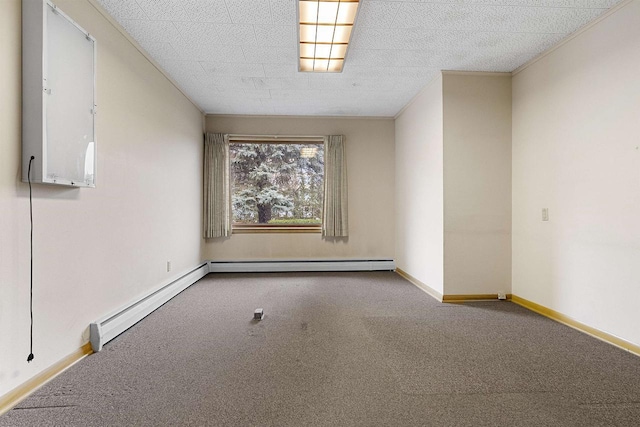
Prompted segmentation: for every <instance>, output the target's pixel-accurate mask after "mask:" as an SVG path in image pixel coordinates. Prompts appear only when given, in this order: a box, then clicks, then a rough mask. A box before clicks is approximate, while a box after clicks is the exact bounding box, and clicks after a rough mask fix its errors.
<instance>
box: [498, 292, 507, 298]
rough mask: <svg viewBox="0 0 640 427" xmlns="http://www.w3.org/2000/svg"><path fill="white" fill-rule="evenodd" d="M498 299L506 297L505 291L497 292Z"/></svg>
mask: <svg viewBox="0 0 640 427" xmlns="http://www.w3.org/2000/svg"><path fill="white" fill-rule="evenodd" d="M498 299H507V294H506V293H505V292H498Z"/></svg>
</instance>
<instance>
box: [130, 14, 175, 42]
mask: <svg viewBox="0 0 640 427" xmlns="http://www.w3.org/2000/svg"><path fill="white" fill-rule="evenodd" d="M119 22H120V25H122V27H123V28H124V29H125V30H126V31H127V33H129V34H130V35H131V37H133V38H134V39H135V40H136V41H137V42H138V43H140V44H145V43H149V42H167V43H173V42H177V41H179V40H180V33H179V32H178V29H177V28H176V27H175V26H174V25H173V23H171V22H169V21H138V20H131V19H121V20H120V21H119Z"/></svg>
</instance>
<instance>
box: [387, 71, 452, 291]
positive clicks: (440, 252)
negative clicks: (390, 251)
mask: <svg viewBox="0 0 640 427" xmlns="http://www.w3.org/2000/svg"><path fill="white" fill-rule="evenodd" d="M442 114H443V112H442V77H441V76H440V77H438V78H437V79H435V80H434V81H432V82H431V83H430V84H429V85H428V86H427V87H426V88H425V89H424V90H423V91H422V92H421V93H420V94H419V95H418V96H417V97H416V98H415V99H414V100H413V102H412V103H411V104H410V105H409V106H408V107H407V108H406V109H405V110H404V111H403V112H402V113H401V114H400V115H399V116H398V117H397V119H396V129H395V135H396V136H395V139H396V194H395V204H396V228H395V230H396V246H395V253H396V265H397V266H398V268H400V269H402V270H404V271H405V272H406V273H408V274H410V275H411V276H413V277H415V278H416V279H418V280H419V281H421V282H422V283H424V284H425V285H427V286H429V287H431V288H432V289H434V290H435V291H436V292H439V293H440V294H442V293H443V286H444V276H443V274H444V273H443V263H444V249H443V215H444V214H443V157H442V156H443V152H442V149H443V139H442V138H443V134H442V132H443V116H442Z"/></svg>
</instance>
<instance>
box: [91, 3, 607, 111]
mask: <svg viewBox="0 0 640 427" xmlns="http://www.w3.org/2000/svg"><path fill="white" fill-rule="evenodd" d="M360 1H361V4H360V11H359V15H358V18H357V19H356V24H355V29H354V32H353V35H352V39H351V46H350V47H349V51H348V54H347V59H346V62H345V66H344V71H343V72H342V73H331V74H328V73H302V72H298V62H297V61H298V59H297V33H296V31H297V17H296V7H297V1H296V0H98V2H99V3H100V4H101V5H102V6H103V7H104V9H105V10H106V11H107V12H108V13H109V14H110V15H111V16H112V17H113V18H114V19H115V20H116V21H117V22H118V23H119V24H120V25H121V26H122V27H123V28H124V29H125V30H126V31H127V32H128V33H129V34H130V35H131V36H132V37H133V38H134V39H135V40H136V41H137V43H138V44H139V45H140V46H141V47H142V48H143V49H144V50H146V52H147V53H148V54H149V55H150V56H151V57H152V58H153V59H154V60H155V61H156V62H157V63H158V64H159V65H160V66H161V67H162V68H163V70H164V71H165V72H166V73H167V74H168V75H170V76H171V77H172V78H173V80H174V81H175V82H176V83H177V84H178V86H179V87H180V88H181V89H182V90H183V92H184V93H186V94H187V95H188V96H189V97H190V98H191V99H192V100H193V101H194V102H195V103H196V104H197V105H198V106H199V107H200V108H201V109H202V110H203V111H204V112H206V113H209V114H246V115H318V116H372V117H373V116H379V117H393V116H395V115H396V114H397V113H398V112H399V111H400V110H401V109H402V108H403V107H404V106H405V105H406V104H407V103H408V102H410V101H411V99H412V98H413V97H414V96H415V95H416V94H417V93H418V92H419V91H420V90H421V89H422V88H423V87H424V86H425V84H427V83H428V82H429V81H430V80H432V79H433V78H434V77H435V76H436V75H437V74H438V72H439V71H440V70H460V71H491V72H510V71H513V70H515V69H516V68H518V67H520V66H521V65H523V64H525V63H526V62H527V61H529V60H531V59H532V58H534V57H535V56H536V55H538V54H540V53H541V52H543V51H545V50H547V49H549V48H550V47H552V46H554V45H556V44H557V43H558V42H560V41H561V40H562V39H564V38H566V37H567V36H568V35H570V34H571V33H573V32H575V31H576V30H577V29H579V28H581V27H583V26H584V25H586V24H587V23H589V22H591V21H593V20H594V19H596V18H597V17H598V16H600V15H602V14H603V13H605V12H606V11H607V10H608V9H609V8H611V7H613V6H614V5H616V4H617V3H619V2H620V0H439V1H419V0H400V1H397V0H360Z"/></svg>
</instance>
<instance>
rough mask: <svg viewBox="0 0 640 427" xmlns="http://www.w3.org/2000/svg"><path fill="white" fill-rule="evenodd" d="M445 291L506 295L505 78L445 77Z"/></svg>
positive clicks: (508, 94) (508, 185)
mask: <svg viewBox="0 0 640 427" xmlns="http://www.w3.org/2000/svg"><path fill="white" fill-rule="evenodd" d="M442 88H443V89H442V90H443V110H444V115H443V117H444V284H445V285H444V290H445V294H448V295H456V294H457V295H460V294H463V295H464V294H495V293H497V292H500V291H502V292H511V74H510V73H509V74H488V73H448V72H445V73H444V74H443V86H442Z"/></svg>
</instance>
